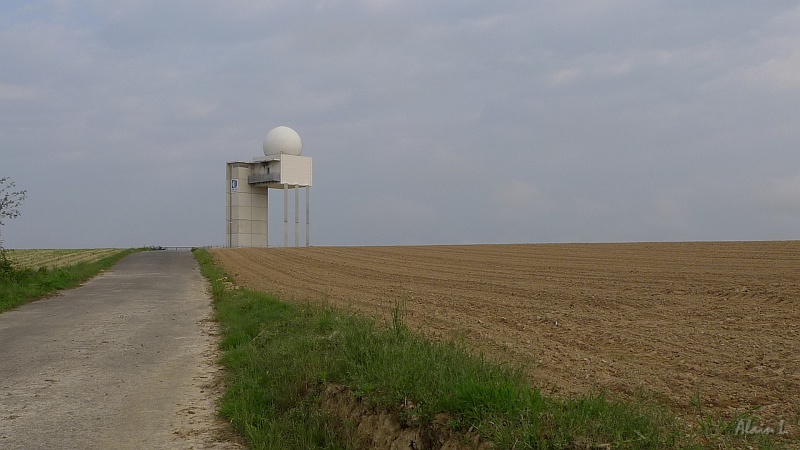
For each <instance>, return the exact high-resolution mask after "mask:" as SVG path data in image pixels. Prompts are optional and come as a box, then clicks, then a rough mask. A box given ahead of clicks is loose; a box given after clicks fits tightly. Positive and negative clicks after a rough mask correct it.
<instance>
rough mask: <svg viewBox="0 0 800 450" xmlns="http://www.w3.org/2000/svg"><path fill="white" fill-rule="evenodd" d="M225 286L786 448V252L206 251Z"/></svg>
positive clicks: (736, 248) (792, 404)
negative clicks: (317, 307)
mask: <svg viewBox="0 0 800 450" xmlns="http://www.w3.org/2000/svg"><path fill="white" fill-rule="evenodd" d="M212 254H213V256H214V259H215V261H216V262H217V263H218V264H220V265H221V266H222V267H223V268H224V269H225V270H226V271H227V272H228V273H229V274H230V275H232V276H233V277H234V278H235V280H236V282H237V284H240V285H243V286H246V287H249V288H252V289H257V290H262V291H266V292H270V293H273V294H276V295H278V296H280V297H281V298H284V299H287V300H296V301H305V300H313V301H324V302H330V303H331V304H334V305H337V306H343V307H347V308H352V309H355V310H358V311H362V312H364V313H367V314H370V315H374V316H376V317H380V318H388V317H389V316H390V314H391V311H392V310H393V308H394V307H395V305H397V304H401V305H402V306H403V308H405V310H406V315H405V318H406V321H407V323H408V324H409V325H410V326H411V327H412V328H415V329H418V330H421V331H422V332H424V333H426V334H427V335H429V336H431V337H433V338H451V337H460V336H463V337H465V338H466V339H467V341H468V342H469V343H470V344H471V345H473V346H475V347H476V348H477V349H480V350H481V351H485V352H486V354H488V355H491V356H492V357H495V356H496V357H497V358H500V359H506V360H509V359H510V360H514V361H518V362H522V363H524V364H526V365H527V366H529V367H530V374H531V377H532V379H533V381H534V383H535V384H536V385H538V386H539V387H541V388H542V389H543V390H544V391H546V392H551V391H552V392H553V393H556V394H565V395H569V394H579V393H584V392H586V391H588V390H590V389H592V388H595V387H602V388H605V389H607V390H608V391H610V392H613V393H617V394H621V395H622V396H627V395H633V394H635V393H637V392H641V390H642V389H644V391H646V392H651V393H652V392H655V393H658V394H663V395H665V396H666V398H668V399H669V400H668V402H669V404H670V406H671V407H672V408H673V409H674V410H675V411H677V412H679V413H681V414H692V413H693V412H694V411H695V410H696V409H695V407H694V406H696V405H697V403H698V402H697V399H700V400H701V402H702V406H703V409H704V411H706V412H708V411H713V412H717V413H721V414H723V415H726V416H729V415H732V414H734V413H736V412H741V411H745V410H747V409H750V408H758V411H757V414H758V416H760V418H761V420H762V425H763V426H773V427H777V425H778V421H780V420H783V421H784V422H785V424H784V430H785V431H788V432H789V437H790V438H791V439H798V437H799V436H800V429H798V428H800V426H798V421H800V241H786V242H717V243H632V244H541V245H472V246H424V247H315V248H299V249H291V248H289V249H215V250H213V251H212Z"/></svg>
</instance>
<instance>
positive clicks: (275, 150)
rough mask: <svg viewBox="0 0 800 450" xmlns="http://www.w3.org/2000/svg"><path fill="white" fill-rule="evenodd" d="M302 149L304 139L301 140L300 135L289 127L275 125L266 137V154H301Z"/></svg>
mask: <svg viewBox="0 0 800 450" xmlns="http://www.w3.org/2000/svg"><path fill="white" fill-rule="evenodd" d="M302 151H303V141H301V140H300V135H299V134H297V132H296V131H294V130H293V129H291V128H289V127H286V126H279V127H275V128H273V129H271V130H270V131H269V133H267V137H266V138H264V156H270V155H277V154H280V153H283V154H285V155H294V156H300V153H302Z"/></svg>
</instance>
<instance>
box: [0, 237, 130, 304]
mask: <svg viewBox="0 0 800 450" xmlns="http://www.w3.org/2000/svg"><path fill="white" fill-rule="evenodd" d="M135 251H138V250H133V249H129V250H120V251H118V252H117V253H114V254H113V255H110V256H107V257H105V258H102V259H100V260H98V261H94V262H81V263H78V264H74V265H71V266H66V267H59V268H52V269H49V268H44V267H43V268H39V269H38V270H34V269H27V268H26V269H19V268H16V267H12V266H10V265H9V262H8V261H5V260H4V261H0V263H3V267H0V313H2V312H4V311H8V310H9V309H12V308H16V307H17V306H20V305H23V304H25V303H28V302H30V301H31V300H36V299H40V298H43V297H46V296H48V295H51V294H52V293H54V292H56V291H59V290H62V289H70V288H73V287H76V286H78V285H80V284H81V283H83V282H85V281H86V280H88V279H90V278H92V277H94V276H95V275H97V274H98V273H100V271H102V270H105V269H108V268H110V267H111V266H113V265H114V264H116V263H117V261H119V260H120V259H122V257H124V256H126V255H128V254H130V253H133V252H135ZM0 258H2V257H0Z"/></svg>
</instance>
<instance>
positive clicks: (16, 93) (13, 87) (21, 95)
mask: <svg viewBox="0 0 800 450" xmlns="http://www.w3.org/2000/svg"><path fill="white" fill-rule="evenodd" d="M39 96H40V93H39V90H38V89H37V88H35V87H33V86H25V85H20V84H6V83H0V100H9V101H10V100H31V99H35V98H39Z"/></svg>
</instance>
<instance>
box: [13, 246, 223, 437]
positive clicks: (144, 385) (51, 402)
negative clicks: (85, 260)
mask: <svg viewBox="0 0 800 450" xmlns="http://www.w3.org/2000/svg"><path fill="white" fill-rule="evenodd" d="M211 311H212V305H211V300H210V298H209V295H208V294H207V292H206V283H205V280H204V278H203V277H202V276H201V274H200V272H199V270H198V269H197V264H196V262H195V261H194V259H193V257H192V255H191V253H189V252H171V251H162V252H142V253H136V254H132V255H129V256H127V257H125V258H124V259H123V260H122V261H120V262H119V263H118V264H117V265H116V266H115V267H114V268H113V269H112V270H110V271H107V272H105V273H103V274H101V275H100V276H98V277H96V278H95V279H93V280H92V281H90V282H89V283H87V284H86V285H84V286H82V287H80V288H78V289H74V290H70V291H65V292H63V293H62V294H61V295H59V296H56V297H53V298H50V299H46V300H40V301H37V302H33V303H30V304H28V305H25V306H22V307H20V308H18V309H16V310H13V311H9V312H6V313H4V314H0V448H3V449H38V448H42V449H45V448H60V449H93V448H96V449H108V448H114V449H126V448H127V449H143V448H149V449H184V448H186V449H188V448H234V447H235V446H234V445H233V444H229V443H225V442H216V441H217V436H218V435H219V433H221V432H222V430H224V424H222V423H220V422H218V421H217V419H216V418H215V405H214V401H215V395H216V390H215V388H214V381H215V379H216V376H217V372H218V370H219V369H218V367H216V365H215V364H214V363H215V354H214V352H215V349H216V344H215V341H214V339H215V335H216V333H215V330H214V323H213V322H211V321H210V320H209V318H210V315H211Z"/></svg>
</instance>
